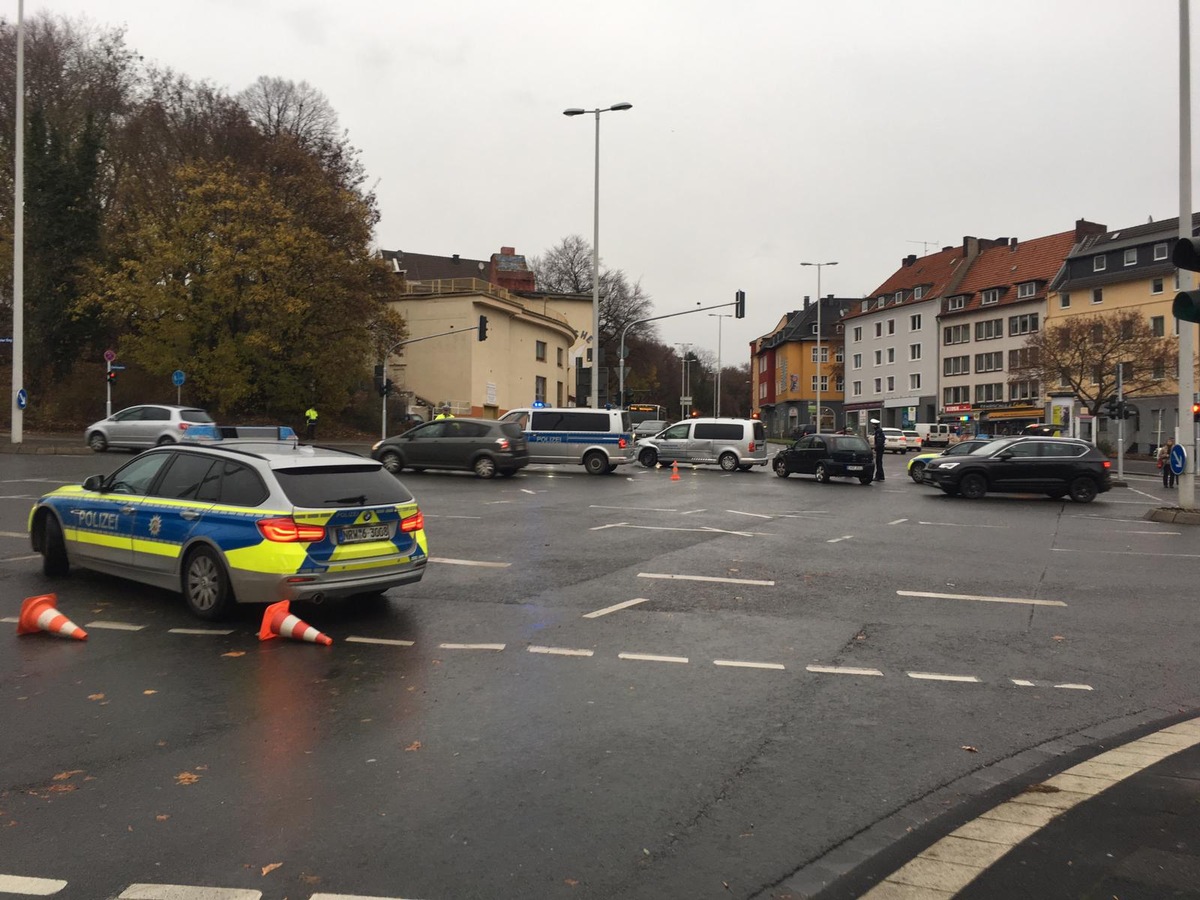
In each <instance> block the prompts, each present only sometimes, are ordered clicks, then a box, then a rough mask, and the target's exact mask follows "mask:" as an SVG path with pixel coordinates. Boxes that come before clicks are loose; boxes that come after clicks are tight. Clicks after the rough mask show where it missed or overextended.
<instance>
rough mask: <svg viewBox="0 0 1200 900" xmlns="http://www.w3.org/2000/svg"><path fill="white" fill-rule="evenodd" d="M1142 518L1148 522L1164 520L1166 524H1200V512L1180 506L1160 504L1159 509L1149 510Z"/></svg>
mask: <svg viewBox="0 0 1200 900" xmlns="http://www.w3.org/2000/svg"><path fill="white" fill-rule="evenodd" d="M1142 518H1144V519H1146V521H1148V522H1162V523H1164V524H1166V525H1200V512H1198V511H1196V510H1194V509H1182V508H1180V507H1178V506H1160V507H1159V508H1158V509H1152V510H1149V511H1148V512H1147V513H1146V514H1145V515H1144V516H1143V517H1142Z"/></svg>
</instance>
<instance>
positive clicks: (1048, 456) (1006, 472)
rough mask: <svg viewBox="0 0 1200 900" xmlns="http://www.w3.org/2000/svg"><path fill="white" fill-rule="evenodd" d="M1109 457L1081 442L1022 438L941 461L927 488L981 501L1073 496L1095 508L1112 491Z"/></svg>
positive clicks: (928, 475)
mask: <svg viewBox="0 0 1200 900" xmlns="http://www.w3.org/2000/svg"><path fill="white" fill-rule="evenodd" d="M1111 465H1112V463H1111V462H1109V460H1108V458H1107V457H1105V456H1104V454H1102V453H1101V452H1100V451H1099V450H1097V449H1096V448H1095V447H1093V446H1092V445H1091V444H1089V443H1087V442H1086V441H1080V440H1076V439H1075V438H1056V437H1016V438H1004V439H1001V440H997V441H991V442H989V443H987V444H984V445H983V446H982V447H980V448H978V449H977V450H974V451H972V452H971V453H968V454H967V455H966V456H956V457H940V456H939V457H938V458H936V459H931V460H930V461H929V463H928V464H927V465H926V466H925V472H924V483H925V484H931V485H933V486H934V487H938V488H941V489H942V490H943V491H945V492H946V493H947V494H951V495H953V494H962V495H963V496H964V497H967V498H968V499H971V500H977V499H979V498H980V497H982V496H983V495H984V494H986V493H987V492H988V491H995V492H997V493H1008V494H1046V495H1047V496H1050V497H1053V498H1054V499H1056V500H1057V499H1059V498H1060V497H1065V496H1067V495H1068V494H1069V495H1070V497H1071V499H1072V500H1074V501H1075V502H1076V503H1091V502H1092V501H1093V500H1095V499H1096V495H1097V494H1103V493H1104V492H1105V491H1108V490H1111V489H1112V480H1111V477H1110V475H1109V467H1110V466H1111Z"/></svg>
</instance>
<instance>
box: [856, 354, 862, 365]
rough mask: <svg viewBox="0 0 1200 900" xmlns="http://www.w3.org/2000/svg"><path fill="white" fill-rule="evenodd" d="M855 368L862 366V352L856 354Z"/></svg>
mask: <svg viewBox="0 0 1200 900" xmlns="http://www.w3.org/2000/svg"><path fill="white" fill-rule="evenodd" d="M854 368H856V369H861V368H862V354H861V353H855V354H854Z"/></svg>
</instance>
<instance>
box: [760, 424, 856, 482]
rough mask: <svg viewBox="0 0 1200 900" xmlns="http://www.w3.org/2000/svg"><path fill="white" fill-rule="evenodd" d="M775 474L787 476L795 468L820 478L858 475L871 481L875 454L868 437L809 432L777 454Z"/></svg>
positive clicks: (774, 462)
mask: <svg viewBox="0 0 1200 900" xmlns="http://www.w3.org/2000/svg"><path fill="white" fill-rule="evenodd" d="M772 467H773V468H774V469H775V474H776V475H778V476H779V477H780V478H787V477H788V476H789V475H791V474H792V473H793V472H795V473H797V474H800V475H814V476H816V479H817V481H820V482H827V481H829V479H830V478H857V479H858V480H859V482H860V483H862V484H870V483H871V481H872V480H873V479H874V475H875V456H874V454H873V453H872V452H871V445H870V444H868V443H867V441H866V439H865V438H862V437H859V436H858V435H856V434H807V435H805V436H804V437H802V438H800V440H798V441H796V443H794V444H793V445H792V446H790V447H787V448H786V449H783V450H780V451H779V452H778V453H776V454H775V459H774V461H773V463H772Z"/></svg>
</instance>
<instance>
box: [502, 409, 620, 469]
mask: <svg viewBox="0 0 1200 900" xmlns="http://www.w3.org/2000/svg"><path fill="white" fill-rule="evenodd" d="M500 421H501V422H514V423H516V424H518V425H520V426H521V430H522V431H524V432H525V441H526V443H527V444H528V445H529V461H530V462H531V463H540V464H543V465H575V466H583V468H584V469H585V470H586V471H587V472H588V473H589V474H591V475H605V474H607V473H609V472H615V471H616V469H617V466H621V465H624V464H625V463H628V462H632V461H633V456H632V454H633V435H632V434H631V428H630V424H629V413H628V412H627V411H625V410H622V409H588V408H565V407H556V406H536V405H535V406H531V407H529V408H527V409H514V410H510V411H509V412H507V413H505V414H504V415H503V416H501V417H500Z"/></svg>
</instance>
